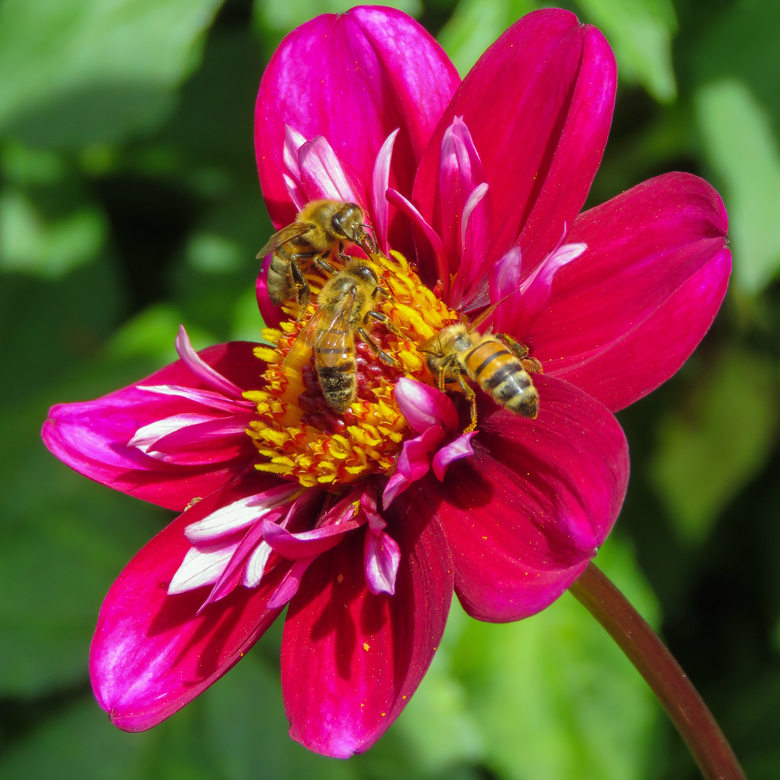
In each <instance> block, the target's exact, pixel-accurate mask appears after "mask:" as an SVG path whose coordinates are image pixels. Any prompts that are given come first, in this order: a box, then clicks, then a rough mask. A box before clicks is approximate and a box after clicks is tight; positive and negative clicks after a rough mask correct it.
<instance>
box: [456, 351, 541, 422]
mask: <svg viewBox="0 0 780 780" xmlns="http://www.w3.org/2000/svg"><path fill="white" fill-rule="evenodd" d="M466 363H467V366H468V367H469V369H470V371H469V373H471V375H472V378H473V379H474V381H476V382H477V384H479V386H480V387H481V388H482V389H483V390H484V391H485V392H487V393H490V394H491V395H492V396H493V398H494V399H495V400H496V402H497V403H499V404H501V405H502V406H504V407H506V408H507V409H509V410H510V411H512V412H516V413H517V414H520V415H522V416H523V417H530V418H534V417H536V416H537V415H538V414H539V393H538V392H537V390H536V388H535V387H534V386H533V383H532V382H531V377H530V376H529V375H528V372H527V371H526V370H525V369H524V368H523V366H522V364H521V363H520V361H519V360H518V359H517V358H516V357H515V355H514V353H512V352H511V351H510V350H508V349H504V348H503V346H499V345H498V344H496V343H495V342H483V343H482V344H480V345H478V346H477V347H476V348H474V349H473V350H471V352H470V353H469V354H468V355H467V357H466ZM475 364H476V365H475Z"/></svg>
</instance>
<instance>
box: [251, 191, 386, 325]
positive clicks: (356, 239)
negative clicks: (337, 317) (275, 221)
mask: <svg viewBox="0 0 780 780" xmlns="http://www.w3.org/2000/svg"><path fill="white" fill-rule="evenodd" d="M365 228H366V225H365V224H364V223H363V212H362V210H361V209H360V206H358V205H356V204H355V203H343V202H342V201H338V200H313V201H312V202H311V203H307V204H306V205H305V206H304V207H303V208H302V209H301V210H300V211H299V212H298V214H297V216H296V217H295V222H293V223H292V224H291V225H287V227H284V228H282V229H281V230H280V231H279V232H278V233H274V234H273V235H272V236H271V238H269V239H268V243H267V244H266V245H265V246H264V247H263V248H262V249H261V250H260V251H259V252H258V254H257V257H258V259H260V258H262V257H265V256H266V255H267V254H268V253H269V252H273V253H274V254H273V257H272V258H271V265H270V266H269V268H268V296H269V297H270V299H271V302H272V303H273V304H274V306H279V305H281V304H282V303H284V302H285V301H289V300H291V299H293V298H296V299H297V301H298V304H299V305H300V307H301V310H303V309H305V308H306V305H307V304H308V302H309V294H310V291H309V285H308V283H307V282H306V278H305V277H304V275H303V274H304V271H305V270H308V268H309V267H311V266H312V265H314V266H315V267H317V268H319V269H320V270H322V271H325V272H326V273H328V274H332V273H335V269H334V268H333V266H332V265H331V264H330V263H329V262H328V260H329V259H333V258H334V256H336V257H342V256H343V252H344V245H345V243H352V244H357V245H358V246H359V247H361V248H362V249H363V250H364V251H365V252H366V254H368V253H369V252H371V251H373V250H375V248H376V247H375V242H374V240H373V238H372V237H371V236H370V235H369V234H368V233H367V232H366V230H365Z"/></svg>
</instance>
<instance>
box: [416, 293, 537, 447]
mask: <svg viewBox="0 0 780 780" xmlns="http://www.w3.org/2000/svg"><path fill="white" fill-rule="evenodd" d="M491 308H492V307H491ZM477 324H478V322H477V321H475V322H474V323H473V324H472V325H471V326H469V325H468V324H467V323H466V322H463V321H462V322H459V323H456V324H455V325H450V326H448V327H446V328H444V329H443V330H441V331H439V332H438V333H437V334H436V335H435V336H432V337H431V338H430V339H427V340H426V341H423V342H422V343H421V344H419V345H418V347H417V350H418V351H419V352H424V353H427V354H428V358H427V362H428V368H429V370H430V372H431V373H432V374H433V376H434V378H435V379H436V381H437V383H438V386H439V389H440V390H441V391H442V392H446V391H447V390H448V389H458V388H451V387H448V385H453V384H455V383H457V385H458V386H459V389H460V390H461V391H462V392H463V393H465V395H466V398H468V400H469V402H470V403H471V423H470V425H469V426H468V427H467V428H466V431H465V432H466V433H468V432H469V431H473V430H474V429H475V428H476V427H477V400H476V393H475V392H474V389H473V388H472V387H471V386H470V385H469V384H468V383H467V382H466V380H465V379H464V375H465V376H467V377H468V378H469V379H470V380H471V381H472V382H474V383H476V384H477V385H478V386H479V387H480V388H482V390H484V391H485V392H486V393H488V394H489V395H490V396H491V397H492V398H493V400H494V401H495V402H496V403H497V404H500V405H501V406H503V407H505V408H507V409H509V410H510V411H512V412H517V413H518V414H520V415H522V416H523V417H530V418H531V419H533V418H535V417H536V416H537V415H538V414H539V393H538V391H537V390H536V388H535V387H534V385H533V382H532V381H531V376H530V373H535V372H538V371H540V370H541V365H540V364H539V361H537V360H535V359H534V358H531V357H529V356H528V349H527V348H526V347H525V346H523V345H522V344H520V343H518V342H517V341H515V340H514V339H513V338H511V337H510V336H507V335H506V334H503V333H499V334H496V335H492V334H489V333H487V334H481V333H479V332H477V331H476V330H475V327H476V325H477ZM529 372H530V373H529Z"/></svg>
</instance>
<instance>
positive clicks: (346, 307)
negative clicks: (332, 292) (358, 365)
mask: <svg viewBox="0 0 780 780" xmlns="http://www.w3.org/2000/svg"><path fill="white" fill-rule="evenodd" d="M356 292H357V291H356V290H355V289H353V290H352V291H351V292H350V294H349V296H348V297H347V298H346V299H345V300H343V301H341V302H340V303H339V304H338V305H337V306H334V307H328V315H327V316H324V317H323V318H322V320H321V321H320V322H319V324H318V326H317V334H316V338H315V339H314V342H313V344H312V346H314V347H317V348H319V349H318V352H319V354H318V357H317V359H318V361H319V364H321V365H323V366H335V365H338V364H339V363H340V362H341V361H342V360H344V356H345V355H346V354H348V353H351V352H354V338H353V336H352V328H351V326H350V320H351V319H352V307H353V305H354V303H355V297H356Z"/></svg>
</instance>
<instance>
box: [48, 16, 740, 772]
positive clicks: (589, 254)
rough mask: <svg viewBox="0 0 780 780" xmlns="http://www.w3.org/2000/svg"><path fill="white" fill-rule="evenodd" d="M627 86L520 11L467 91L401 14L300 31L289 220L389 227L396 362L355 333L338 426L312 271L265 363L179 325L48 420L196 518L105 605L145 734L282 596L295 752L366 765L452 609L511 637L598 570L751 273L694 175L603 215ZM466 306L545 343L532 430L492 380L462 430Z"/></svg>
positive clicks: (98, 685)
mask: <svg viewBox="0 0 780 780" xmlns="http://www.w3.org/2000/svg"><path fill="white" fill-rule="evenodd" d="M615 89H616V69H615V62H614V58H613V56H612V52H611V50H610V48H609V46H608V44H607V42H606V41H605V39H604V38H603V36H602V35H601V33H600V32H599V31H598V30H597V29H595V28H594V27H591V26H588V25H581V24H579V22H578V21H577V19H576V17H575V16H574V15H573V14H571V13H568V12H565V11H557V10H545V11H538V12H535V13H531V14H529V15H528V16H526V17H524V18H523V19H521V20H520V22H518V23H517V24H516V25H514V26H513V27H512V28H511V29H509V30H508V31H507V32H506V33H505V34H504V36H503V37H502V38H500V39H499V40H498V41H497V42H496V43H495V44H494V45H493V46H492V47H491V48H490V49H489V50H488V51H487V52H486V53H485V54H484V55H483V57H482V58H481V59H480V60H479V62H478V63H477V64H476V65H475V67H474V69H473V70H472V72H471V73H469V74H468V76H467V77H466V78H465V79H464V80H463V82H462V83H461V82H460V79H459V77H458V76H457V74H456V72H455V69H454V68H453V66H452V65H451V63H450V62H449V60H448V59H447V57H446V55H445V54H444V52H443V51H442V50H441V49H440V48H439V46H438V45H437V44H436V43H435V41H434V40H433V39H432V38H431V37H430V36H429V35H428V34H427V33H426V32H425V31H424V30H423V29H422V28H421V27H420V26H419V25H417V24H416V23H415V22H414V21H413V20H412V19H410V18H409V17H408V16H406V15H404V14H403V13H401V12H398V11H395V10H392V9H388V8H375V7H362V8H355V9H352V10H351V11H349V12H348V13H346V14H343V15H339V16H334V15H326V16H321V17H318V18H317V19H314V20H313V21H311V22H309V23H307V24H305V25H303V26H302V27H300V28H298V29H297V30H295V31H294V32H292V33H291V34H290V35H289V36H288V37H287V38H286V39H285V40H284V41H283V42H282V44H281V46H280V47H279V49H278V51H277V52H276V53H275V55H274V56H273V58H272V60H271V62H270V64H269V66H268V69H267V70H266V72H265V75H264V76H263V79H262V83H261V86H260V92H259V96H258V101H257V110H256V126H255V142H256V149H257V161H258V167H259V173H260V183H261V186H262V190H263V194H264V196H265V199H266V203H267V205H268V209H269V211H270V214H271V218H272V220H273V222H274V224H275V225H276V226H277V228H281V227H283V226H285V225H288V224H290V223H291V222H293V220H294V219H295V214H296V212H297V210H299V209H300V208H301V207H302V206H303V205H304V204H305V203H307V202H310V201H312V200H315V199H318V198H329V199H334V200H339V201H344V202H351V203H356V204H358V205H359V206H360V207H361V209H362V210H363V213H364V215H365V217H366V220H367V223H368V224H370V226H371V228H372V230H373V233H374V234H375V235H376V239H377V249H378V251H377V252H372V253H370V257H369V258H368V259H367V260H366V262H368V263H369V264H370V265H371V267H372V268H373V269H374V270H375V273H376V274H377V277H378V278H379V279H380V282H381V285H382V286H383V287H384V288H386V289H387V291H388V292H389V293H391V294H389V295H386V296H381V297H378V298H377V302H376V308H377V309H379V310H380V311H381V312H382V313H384V314H385V315H386V316H387V317H388V318H389V319H390V321H391V322H392V324H393V325H394V328H393V329H388V328H385V327H384V326H383V325H382V323H376V324H375V326H374V327H373V331H372V333H373V337H374V338H375V339H376V341H377V342H378V343H379V344H380V345H381V348H382V349H383V350H385V352H387V353H388V354H389V355H391V356H392V358H394V365H392V366H391V365H388V364H387V363H383V362H381V361H380V360H379V359H378V358H377V357H376V356H375V355H374V353H373V352H372V351H371V350H370V349H369V348H368V347H367V345H366V344H364V343H362V342H361V341H360V340H359V339H356V343H357V346H356V350H357V374H356V381H357V396H356V398H355V400H354V402H353V404H352V405H351V408H350V410H349V411H348V412H347V413H346V414H344V415H337V414H336V413H335V412H334V411H333V410H332V409H331V408H330V407H329V405H328V403H327V402H326V400H325V398H324V397H323V393H322V390H321V388H320V385H319V383H318V381H317V373H316V369H315V368H314V366H313V363H312V360H311V359H310V357H309V355H308V354H304V355H303V356H301V355H299V354H298V353H299V350H293V349H292V347H293V345H294V344H296V340H297V337H298V336H299V334H300V333H301V331H302V330H303V328H304V327H305V326H306V324H307V322H308V321H309V320H310V318H311V316H312V315H313V313H314V311H315V310H316V306H317V300H316V299H317V293H318V292H319V291H320V289H321V287H322V284H323V283H324V281H325V278H324V276H322V275H320V273H319V272H317V271H315V270H312V271H310V272H309V273H308V276H307V278H308V282H309V285H310V287H311V289H312V299H311V302H310V303H309V304H308V307H307V309H306V310H304V311H303V312H300V311H298V310H297V304H294V303H292V302H290V303H289V304H286V305H285V306H283V307H281V309H276V308H274V307H273V306H271V304H270V301H269V299H268V294H267V290H266V276H265V273H266V270H263V272H261V274H260V277H259V279H258V283H257V292H258V302H259V306H260V309H261V311H262V313H263V315H264V318H265V321H266V324H267V325H268V326H270V327H269V328H267V329H266V330H265V331H264V336H265V340H266V343H265V344H261V345H256V344H250V343H246V342H236V343H230V344H224V345H220V346H215V347H212V348H210V349H206V350H204V351H202V352H200V353H196V352H195V351H194V350H193V349H192V347H191V346H190V343H189V340H188V339H187V335H186V333H185V331H184V330H183V329H181V330H180V332H179V335H178V337H177V341H176V346H177V350H178V353H179V356H180V360H178V361H177V362H176V363H174V364H172V365H170V366H168V367H166V368H163V369H162V370H160V371H158V372H157V373H156V374H153V375H152V376H150V377H147V378H146V379H143V380H141V381H139V382H137V383H136V384H133V385H131V386H130V387H126V388H123V389H121V390H118V391H116V392H114V393H111V394H109V395H107V396H104V397H103V398H100V399H98V400H95V401H89V402H86V403H72V404H63V405H59V406H55V407H53V408H52V410H51V413H50V416H49V419H48V420H47V422H46V424H45V425H44V429H43V437H44V441H45V442H46V444H47V446H48V447H49V449H50V450H51V451H52V452H53V453H54V454H55V455H56V456H57V457H59V458H60V459H62V460H63V461H64V462H65V463H67V464H68V465H70V466H71V467H72V468H74V469H76V470H77V471H79V472H80V473H82V474H84V475H86V476H88V477H90V478H92V479H95V480H97V481H99V482H101V483H103V484H105V485H109V486H111V487H113V488H116V489H118V490H122V491H124V492H126V493H129V494H131V495H134V496H138V497H139V498H143V499H145V500H147V501H151V502H153V503H155V504H158V505H161V506H164V507H168V508H170V509H174V510H177V511H179V512H181V514H180V515H179V516H178V518H177V519H175V520H174V521H173V522H172V523H171V524H170V525H169V526H168V527H167V528H165V529H164V530H163V531H161V532H160V534H159V535H157V536H156V537H155V538H154V539H152V540H151V541H150V542H149V543H148V544H147V546H146V547H144V548H143V549H142V550H141V551H140V552H139V553H138V555H136V557H135V558H133V560H132V561H131V562H130V563H129V564H128V565H127V567H126V568H125V570H124V571H123V572H122V573H121V574H120V576H119V579H118V580H117V581H116V583H115V584H114V586H113V587H112V588H111V590H110V592H109V594H108V596H107V597H106V600H105V603H104V604H103V607H102V610H101V612H100V616H99V619H98V625H97V630H96V633H95V638H94V640H93V643H92V650H91V659H90V671H91V676H92V682H93V687H94V690H95V694H96V696H97V699H98V701H99V702H100V704H101V706H102V707H103V708H104V709H105V710H106V711H107V712H108V713H109V714H110V717H111V719H112V720H113V722H114V723H115V724H116V725H117V726H119V727H120V728H122V729H126V730H128V731H136V730H141V729H146V728H149V727H151V726H154V725H155V724H156V723H159V722H160V721H161V720H163V719H164V718H166V717H168V716H169V715H171V714H172V713H174V712H175V711H177V710H178V709H179V708H181V707H182V706H183V705H185V704H186V703H187V702H188V701H190V700H191V699H193V698H194V697H195V696H197V695H198V694H199V693H201V691H203V690H204V689H205V688H206V687H208V686H209V685H210V684H211V683H212V682H214V681H215V680H216V679H217V678H219V677H220V676H221V675H222V674H224V672H226V671H227V670H228V669H229V668H230V667H231V666H232V665H233V664H234V663H236V662H237V661H238V660H239V659H240V658H241V656H242V655H243V654H244V653H245V652H247V651H248V650H249V648H250V647H251V646H252V645H253V643H254V642H255V641H256V640H257V639H258V637H259V636H260V635H261V634H262V633H263V632H264V631H265V630H266V629H267V628H268V626H269V625H270V624H271V623H272V622H273V621H274V620H275V619H276V618H277V617H278V616H279V615H280V614H281V612H282V610H283V609H284V608H285V606H286V607H287V615H286V619H285V625H284V635H283V644H282V653H281V656H282V657H281V666H282V687H283V694H284V704H285V709H286V713H287V716H288V718H289V720H290V724H291V730H290V733H291V736H292V737H293V738H294V739H296V740H298V741H300V742H302V743H303V744H304V745H306V746H307V747H309V748H311V749H312V750H315V751H318V752H321V753H324V754H327V755H331V756H339V757H346V756H349V755H351V754H353V753H355V752H360V751H363V750H365V749H367V748H368V747H369V746H370V745H371V744H373V743H374V742H375V741H376V740H377V739H378V738H379V736H380V735H381V734H382V733H383V732H384V731H385V730H386V729H387V727H388V726H389V725H390V723H392V721H393V720H394V719H395V718H396V717H397V715H398V714H399V713H400V712H401V710H402V709H403V707H404V706H405V705H406V703H407V702H408V700H409V697H410V696H411V695H412V694H413V693H414V691H415V689H416V688H417V686H418V684H419V683H420V680H421V679H422V677H423V675H424V673H425V671H426V669H427V668H428V665H429V664H430V662H431V659H432V657H433V654H434V652H435V650H436V648H437V645H438V644H439V641H440V639H441V636H442V632H443V630H444V626H445V622H446V619H447V613H448V609H449V604H450V600H451V594H452V592H453V589H454V591H455V593H456V594H457V596H458V598H459V599H460V601H461V603H462V605H463V607H464V609H465V610H466V611H467V612H468V613H469V614H470V615H472V616H473V617H475V618H478V619H480V620H487V621H496V622H500V621H511V620H518V619H520V618H524V617H526V616H529V615H532V614H534V613H536V612H538V611H539V610H542V609H544V608H545V607H546V606H548V605H549V604H550V603H552V602H553V601H554V600H555V599H556V598H558V597H559V596H560V595H561V593H563V591H564V590H566V589H567V588H568V587H569V586H570V585H571V584H572V583H573V582H574V581H575V580H576V579H577V577H578V576H579V575H580V574H581V573H582V572H583V571H584V569H585V568H586V566H587V565H588V563H589V561H590V560H591V559H592V558H593V556H594V555H595V554H596V552H597V549H598V547H599V545H600V544H601V543H602V542H603V541H604V539H605V538H606V536H607V534H608V533H609V531H610V529H611V528H612V525H613V524H614V522H615V519H616V517H617V515H618V512H619V510H620V507H621V504H622V501H623V497H624V494H625V490H626V484H627V479H628V470H629V464H628V451H627V445H626V440H625V437H624V435H623V432H622V430H621V428H620V426H619V425H618V423H617V421H616V420H615V418H614V416H613V412H614V411H617V410H618V409H621V408H622V407H624V406H626V405H627V404H630V403H632V402H633V401H635V400H637V399H638V398H641V397H642V396H644V395H645V394H646V393H648V392H650V391H651V390H652V389H653V388H655V387H657V386H658V385H659V384H661V383H662V382H663V381H665V380H666V379H667V378H668V377H669V376H671V375H672V374H673V373H674V372H675V371H676V370H677V369H678V368H679V367H680V366H681V365H682V363H683V362H684V361H685V360H686V358H687V357H688V355H689V354H690V353H691V351H692V350H693V349H694V347H695V346H696V344H697V343H698V342H699V341H700V340H701V338H702V336H703V335H704V333H705V332H706V331H707V329H708V327H709V326H710V324H711V322H712V320H713V318H714V316H715V314H716V312H717V310H718V307H719V305H720V303H721V300H722V298H723V295H724V293H725V289H726V284H727V281H728V277H729V272H730V254H729V250H728V249H727V248H726V244H727V241H726V238H725V235H726V214H725V212H724V209H723V206H722V203H721V201H720V198H719V197H718V195H717V193H716V192H715V191H714V190H713V189H712V188H711V187H710V186H709V185H708V184H707V183H706V182H704V181H702V180H701V179H699V178H696V177H694V176H690V175H686V174H668V175H666V176H660V177H658V178H656V179H652V180H650V181H648V182H646V183H644V184H642V185H640V186H638V187H635V188H634V189H632V190H629V191H628V192H625V193H623V194H622V195H620V196H618V197H617V198H615V199H614V200H612V201H610V202H608V203H606V204H604V205H602V206H599V207H597V208H594V209H591V210H589V211H586V212H584V213H583V214H579V211H580V209H581V208H582V206H583V203H584V201H585V198H586V196H587V194H588V190H589V188H590V185H591V182H592V180H593V177H594V175H595V173H596V169H597V167H598V165H599V162H600V160H601V156H602V153H603V150H604V145H605V143H606V140H607V133H608V130H609V127H610V123H611V118H612V110H613V104H614V98H615ZM578 214H579V215H578ZM264 238H265V237H262V236H259V237H258V240H259V241H260V242H261V243H262V242H263V240H264ZM350 251H355V252H358V251H359V250H356V249H352V250H350ZM269 259H270V258H266V263H265V265H264V269H267V265H268V261H269ZM491 303H492V304H493V305H494V306H493V307H492V308H490V309H486V307H487V306H488V305H489V304H491ZM464 312H466V313H469V314H470V316H472V317H474V316H477V315H478V313H479V312H485V317H486V320H487V321H486V322H485V323H484V326H490V327H492V328H493V330H494V331H496V332H503V333H506V334H508V335H509V336H511V337H512V338H513V339H515V340H516V341H517V342H519V343H521V344H522V345H523V346H524V347H525V348H527V351H528V363H527V366H528V368H529V370H530V371H534V373H533V384H534V386H535V387H536V389H537V391H538V395H539V413H538V416H537V417H536V418H535V419H531V418H528V417H523V416H521V415H520V414H516V413H513V412H510V411H507V410H506V409H504V408H502V407H501V406H500V405H497V404H496V403H495V402H494V400H493V399H492V398H491V397H490V395H489V394H488V393H484V392H482V391H478V408H477V420H478V423H477V427H476V430H474V431H468V432H467V433H464V430H466V429H467V423H468V420H469V408H468V403H466V401H465V398H464V397H463V396H462V395H461V394H458V393H444V392H441V390H440V389H439V387H438V386H437V382H436V379H435V378H434V377H433V376H432V375H431V373H430V372H429V370H428V367H427V364H426V360H425V355H424V354H422V353H421V352H420V351H418V350H417V346H418V345H419V344H420V343H422V342H423V341H424V340H426V339H429V338H431V337H432V336H433V335H434V334H436V333H437V332H439V331H441V330H442V329H443V328H446V327H448V326H450V325H452V324H454V323H457V322H458V321H459V319H460V318H461V316H462V315H463V313H464ZM484 326H483V327H484ZM534 367H535V368H534ZM536 369H541V370H536Z"/></svg>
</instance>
